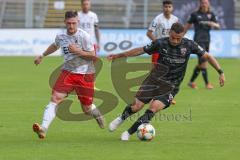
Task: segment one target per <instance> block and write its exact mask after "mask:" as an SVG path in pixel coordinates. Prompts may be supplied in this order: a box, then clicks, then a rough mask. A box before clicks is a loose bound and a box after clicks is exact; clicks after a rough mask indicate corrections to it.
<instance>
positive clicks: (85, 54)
mask: <svg viewBox="0 0 240 160" xmlns="http://www.w3.org/2000/svg"><path fill="white" fill-rule="evenodd" d="M68 49H69V52H71V53H73V54H76V55H78V56H79V57H82V58H85V59H88V60H95V59H96V58H97V57H96V55H95V51H84V50H82V49H81V48H78V47H77V46H76V45H74V44H70V45H69V47H68Z"/></svg>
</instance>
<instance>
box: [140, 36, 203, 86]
mask: <svg viewBox="0 0 240 160" xmlns="http://www.w3.org/2000/svg"><path fill="white" fill-rule="evenodd" d="M143 50H144V51H145V52H146V53H148V54H149V55H151V54H153V53H158V54H160V56H159V58H158V65H156V66H155V67H154V68H153V70H152V71H151V74H150V76H151V77H152V79H153V80H154V81H164V82H167V83H170V84H171V85H173V86H174V87H175V88H178V87H179V86H180V84H181V82H182V80H183V78H184V75H185V72H186V68H187V63H188V60H189V57H190V54H196V55H198V56H200V57H201V56H202V55H204V54H205V52H206V51H205V50H204V49H203V48H202V47H200V46H199V45H198V44H197V43H195V42H194V41H192V40H189V39H187V38H183V39H182V41H181V43H180V44H179V45H177V46H173V45H171V44H170V41H169V38H162V39H158V40H157V41H155V42H152V43H151V44H149V45H147V46H144V47H143Z"/></svg>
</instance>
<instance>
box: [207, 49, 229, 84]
mask: <svg viewBox="0 0 240 160" xmlns="http://www.w3.org/2000/svg"><path fill="white" fill-rule="evenodd" d="M202 58H205V59H207V60H208V62H209V63H210V64H211V66H212V67H213V68H214V69H215V70H216V71H217V72H218V73H219V75H220V77H219V81H220V86H221V87H222V86H224V82H225V75H224V73H223V71H222V69H221V67H220V65H219V63H218V61H217V60H216V59H215V58H214V57H213V56H212V55H210V54H208V53H205V54H204V55H203V56H202Z"/></svg>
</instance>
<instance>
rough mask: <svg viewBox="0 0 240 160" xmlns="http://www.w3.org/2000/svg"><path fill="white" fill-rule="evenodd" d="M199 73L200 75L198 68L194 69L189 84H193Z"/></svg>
mask: <svg viewBox="0 0 240 160" xmlns="http://www.w3.org/2000/svg"><path fill="white" fill-rule="evenodd" d="M199 73H200V69H199V68H198V67H195V68H194V70H193V75H192V78H191V80H190V82H194V80H195V79H196V78H197V76H198V75H199Z"/></svg>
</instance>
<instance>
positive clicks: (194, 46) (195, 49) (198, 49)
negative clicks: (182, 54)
mask: <svg viewBox="0 0 240 160" xmlns="http://www.w3.org/2000/svg"><path fill="white" fill-rule="evenodd" d="M191 49H192V50H191V53H192V54H196V55H198V56H199V57H202V56H203V55H204V54H205V53H206V51H205V50H204V49H203V48H202V47H201V46H199V45H198V44H197V43H196V42H194V41H191Z"/></svg>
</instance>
